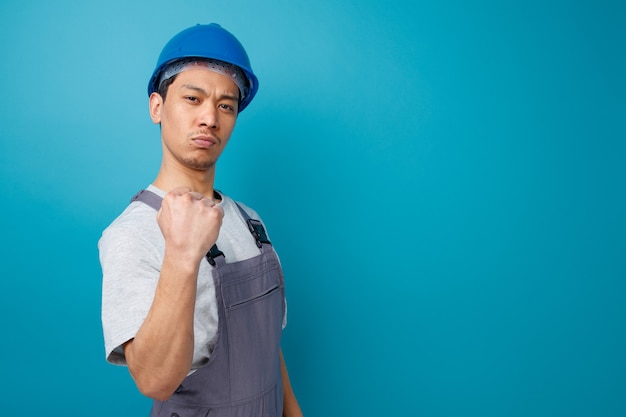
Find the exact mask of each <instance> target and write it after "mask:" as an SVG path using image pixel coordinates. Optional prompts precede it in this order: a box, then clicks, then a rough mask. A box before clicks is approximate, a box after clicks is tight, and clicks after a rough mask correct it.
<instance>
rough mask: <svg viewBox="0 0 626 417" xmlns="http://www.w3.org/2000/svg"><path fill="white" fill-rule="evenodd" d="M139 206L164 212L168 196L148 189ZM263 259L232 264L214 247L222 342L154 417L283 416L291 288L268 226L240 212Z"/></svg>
mask: <svg viewBox="0 0 626 417" xmlns="http://www.w3.org/2000/svg"><path fill="white" fill-rule="evenodd" d="M133 201H141V202H143V203H145V204H148V205H149V206H151V207H153V208H155V209H156V210H158V209H159V208H160V206H161V197H159V196H158V195H156V194H154V193H152V192H150V191H147V190H143V191H141V192H139V193H138V194H137V195H136V196H135V197H133ZM237 206H238V207H239V211H240V212H241V214H242V216H243V218H244V219H245V220H246V223H247V224H248V226H249V229H250V232H251V236H252V238H254V239H255V240H256V243H257V246H258V247H259V249H260V251H261V253H260V254H259V255H258V256H255V257H253V258H250V259H246V260H244V261H240V262H234V263H228V264H227V263H226V262H225V259H224V258H225V256H224V254H223V253H222V252H221V251H219V249H217V246H215V245H214V246H213V248H211V251H210V252H209V253H208V254H207V257H206V261H207V262H209V263H210V264H211V266H212V268H213V269H212V274H213V280H214V283H215V293H216V298H217V300H216V301H217V305H218V315H219V316H218V336H217V342H216V345H215V347H214V349H213V352H212V353H211V357H210V359H209V362H208V363H207V364H206V365H205V366H203V367H202V368H199V369H198V370H196V371H195V372H194V373H193V374H191V375H189V376H187V378H185V380H183V382H182V384H181V385H180V387H179V388H178V389H177V390H176V392H175V393H174V394H173V395H172V397H171V398H170V399H169V400H167V401H163V402H161V401H154V403H153V407H152V412H151V414H150V416H151V417H196V416H209V415H210V416H216V417H222V416H223V417H240V416H241V417H243V416H246V417H256V416H259V417H261V416H263V417H266V416H267V417H279V416H281V415H282V408H283V387H282V378H281V373H280V356H279V353H280V337H281V333H282V323H283V316H284V312H285V305H284V282H283V275H282V270H281V267H280V263H279V262H278V258H277V256H276V253H275V252H274V250H273V248H272V246H271V243H270V242H269V240H268V239H267V236H266V235H265V231H264V229H263V226H262V225H261V223H260V222H259V221H258V220H254V219H251V218H250V216H249V215H248V214H247V213H246V212H245V210H243V209H242V208H241V207H240V206H239V205H237Z"/></svg>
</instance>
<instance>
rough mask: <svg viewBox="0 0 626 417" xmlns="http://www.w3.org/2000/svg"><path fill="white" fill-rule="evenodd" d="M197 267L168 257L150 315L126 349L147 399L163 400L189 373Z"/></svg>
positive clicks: (128, 358)
mask: <svg viewBox="0 0 626 417" xmlns="http://www.w3.org/2000/svg"><path fill="white" fill-rule="evenodd" d="M197 273H198V266H197V265H194V262H181V261H180V259H176V257H175V256H168V254H167V253H166V255H165V258H164V261H163V265H162V269H161V275H160V278H159V283H158V285H157V288H156V292H155V296H154V300H153V303H152V306H151V307H150V310H149V312H148V315H147V317H146V319H145V321H144V323H143V325H142V326H141V327H140V329H139V331H138V332H137V334H136V336H135V338H134V339H133V340H131V341H130V342H129V343H127V344H126V345H125V347H124V351H125V355H126V361H127V363H128V368H129V370H130V373H131V375H132V377H133V379H134V380H135V383H136V384H137V387H138V388H139V390H140V391H141V392H142V393H143V394H144V395H146V396H148V397H151V398H155V399H159V400H164V399H167V398H169V396H170V395H171V394H172V393H173V392H174V390H175V389H176V388H177V387H178V386H179V385H180V383H181V382H182V380H183V379H184V378H185V376H186V375H187V374H188V373H189V370H190V368H191V362H192V358H193V346H194V333H193V317H194V307H195V299H196V286H197V285H196V282H197V281H196V280H197Z"/></svg>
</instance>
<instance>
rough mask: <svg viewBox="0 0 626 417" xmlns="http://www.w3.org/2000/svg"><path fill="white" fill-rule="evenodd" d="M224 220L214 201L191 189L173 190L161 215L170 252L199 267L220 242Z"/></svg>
mask: <svg viewBox="0 0 626 417" xmlns="http://www.w3.org/2000/svg"><path fill="white" fill-rule="evenodd" d="M223 217H224V211H223V210H222V208H221V207H220V206H217V205H215V201H213V200H212V199H208V198H206V197H205V196H203V195H202V194H200V193H197V192H193V191H191V189H189V188H188V187H180V188H175V189H173V190H172V191H170V192H169V193H167V194H166V195H165V197H164V198H163V203H162V205H161V209H160V210H159V212H158V213H157V222H158V224H159V227H160V228H161V232H162V233H163V237H164V238H165V248H166V251H174V252H175V253H176V255H177V256H181V257H182V258H181V259H189V260H193V261H194V262H198V263H199V262H200V260H201V259H202V258H203V257H204V256H205V255H206V254H207V252H208V251H209V249H211V246H213V244H215V242H216V241H217V237H218V235H219V230H220V227H221V225H222V218H223Z"/></svg>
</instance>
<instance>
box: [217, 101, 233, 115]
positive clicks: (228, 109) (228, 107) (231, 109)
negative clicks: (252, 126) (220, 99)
mask: <svg viewBox="0 0 626 417" xmlns="http://www.w3.org/2000/svg"><path fill="white" fill-rule="evenodd" d="M219 107H220V108H222V109H224V110H226V111H228V112H229V113H233V112H234V111H235V108H234V107H233V106H231V105H230V104H225V103H222V104H220V105H219Z"/></svg>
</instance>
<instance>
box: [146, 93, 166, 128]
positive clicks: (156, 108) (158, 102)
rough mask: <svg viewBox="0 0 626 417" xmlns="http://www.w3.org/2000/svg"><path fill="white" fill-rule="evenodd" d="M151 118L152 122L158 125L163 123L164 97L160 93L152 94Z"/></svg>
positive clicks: (150, 103)
mask: <svg viewBox="0 0 626 417" xmlns="http://www.w3.org/2000/svg"><path fill="white" fill-rule="evenodd" d="M149 105H150V118H151V119H152V123H154V124H155V125H158V124H159V123H161V109H162V108H163V98H162V97H161V95H160V94H159V93H152V94H150V102H149Z"/></svg>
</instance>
